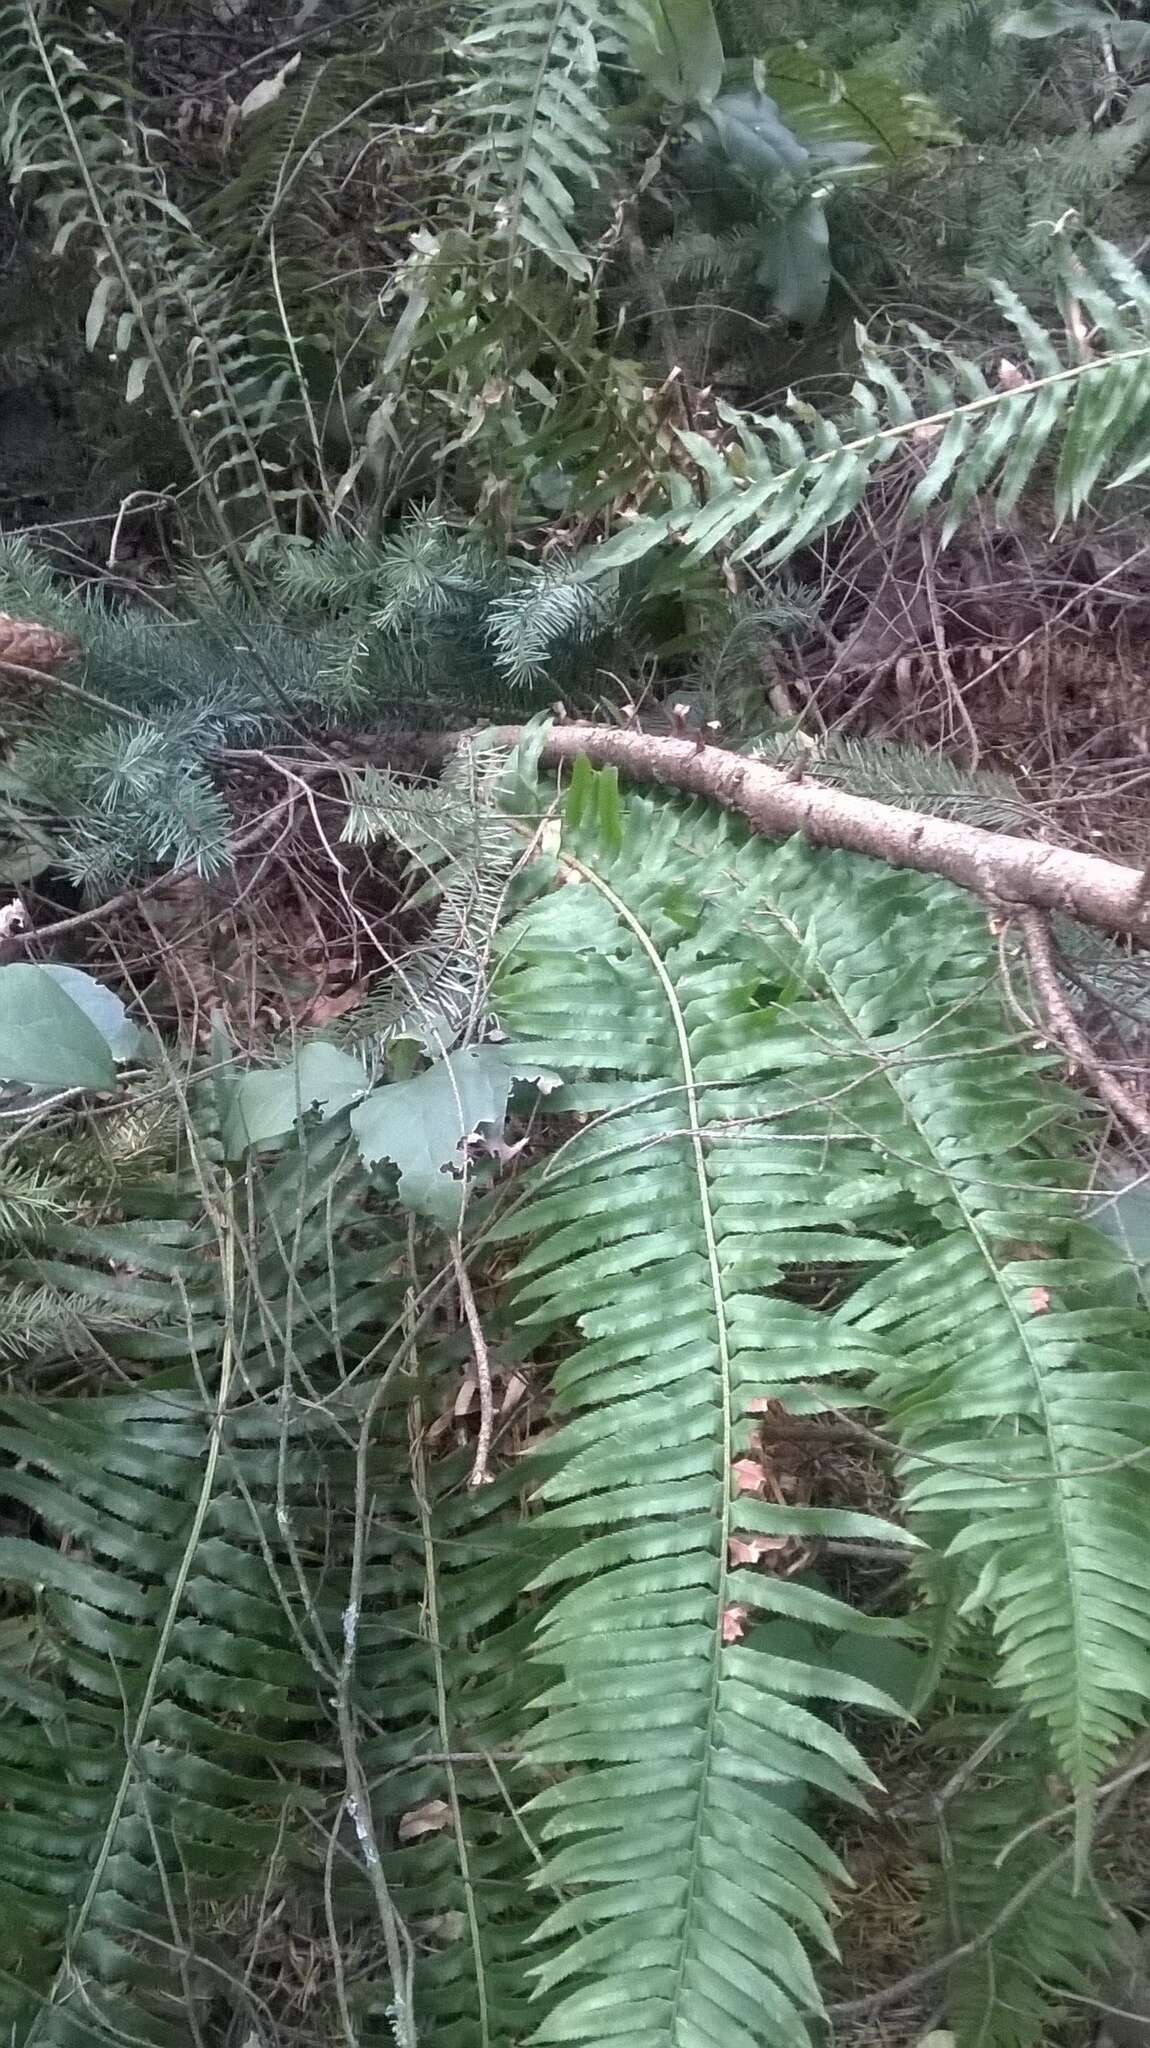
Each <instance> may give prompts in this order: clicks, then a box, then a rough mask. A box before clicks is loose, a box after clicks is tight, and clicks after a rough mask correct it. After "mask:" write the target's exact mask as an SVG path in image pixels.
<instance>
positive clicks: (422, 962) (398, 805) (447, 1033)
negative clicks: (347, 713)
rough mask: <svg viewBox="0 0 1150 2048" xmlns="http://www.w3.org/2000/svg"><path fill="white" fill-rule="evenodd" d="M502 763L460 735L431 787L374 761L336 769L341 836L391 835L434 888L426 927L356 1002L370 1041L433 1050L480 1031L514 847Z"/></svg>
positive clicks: (357, 1030) (360, 1029) (517, 847)
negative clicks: (343, 815) (503, 802)
mask: <svg viewBox="0 0 1150 2048" xmlns="http://www.w3.org/2000/svg"><path fill="white" fill-rule="evenodd" d="M505 763H506V757H505V754H504V753H503V751H502V750H501V749H498V748H495V747H492V746H490V745H484V744H482V743H481V742H467V743H465V744H463V745H461V746H460V747H459V748H458V750H457V751H456V753H455V754H454V755H453V756H452V758H451V760H450V761H449V762H448V764H447V767H446V768H445V770H444V773H443V776H442V778H441V780H440V782H439V783H438V785H436V786H435V787H433V788H420V787H418V786H416V785H413V784H411V783H404V782H401V781H400V780H399V779H398V778H397V777H395V776H392V775H386V774H381V773H380V772H379V771H377V770H375V769H368V770H365V771H360V772H359V773H358V774H356V775H354V776H352V775H346V776H345V777H344V792H345V795H346V798H347V801H348V806H349V808H348V815H347V819H346V821H345V824H344V829H343V837H344V838H345V839H348V840H350V841H351V842H352V843H353V844H354V845H357V846H370V845H373V844H374V843H375V842H376V841H377V840H379V839H382V838H387V839H390V840H392V841H393V842H394V843H396V844H398V845H399V846H400V847H402V849H403V851H404V852H405V853H407V854H408V855H409V856H410V858H411V859H412V860H413V861H414V862H415V863H416V866H417V869H420V870H422V871H423V873H424V875H425V876H426V877H427V879H428V881H429V883H430V884H431V887H432V889H433V890H434V893H435V895H436V896H437V898H438V904H437V908H436V912H435V917H434V919H433V921H432V924H431V928H430V930H429V931H428V933H427V935H426V937H425V938H424V939H423V940H422V941H421V943H420V944H419V945H418V946H417V947H415V948H414V949H413V950H412V952H411V953H409V954H408V955H407V957H406V958H405V959H403V960H400V961H397V962H396V963H395V966H394V969H393V970H392V972H391V973H390V974H388V975H387V976H386V977H385V978H384V987H383V989H382V991H381V992H379V993H373V994H371V995H369V997H368V1000H367V1002H366V1004H365V1005H363V1006H362V1007H361V1008H360V1009H359V1010H358V1011H357V1012H356V1015H355V1019H354V1036H355V1039H356V1041H357V1042H358V1043H360V1044H361V1045H363V1044H371V1045H372V1046H373V1047H374V1048H375V1050H376V1051H378V1050H380V1049H381V1048H382V1047H383V1046H384V1045H386V1044H387V1042H388V1041H389V1040H390V1039H392V1038H395V1037H413V1038H417V1039H421V1040H423V1041H424V1043H425V1044H427V1045H428V1047H429V1048H430V1049H431V1050H433V1051H434V1052H435V1053H437V1054H438V1055H440V1056H442V1054H443V1053H444V1052H449V1051H451V1050H452V1048H453V1047H455V1046H456V1045H458V1044H459V1043H460V1042H461V1041H462V1040H464V1039H466V1038H469V1037H471V1036H473V1035H475V1034H476V1033H477V1032H478V1033H479V1034H480V1035H482V1031H483V1027H484V1023H485V1019H486V1009H487V1003H488V989H487V981H488V961H489V956H490V952H491V947H492V943H493V940H494V936H495V932H496V928H497V926H498V924H499V921H500V918H501V916H502V915H503V911H504V907H505V904H506V898H507V892H508V888H509V886H510V882H511V877H512V875H513V873H514V871H515V868H516V866H517V865H518V863H519V860H520V858H521V853H522V848H521V844H520V841H519V838H518V836H517V834H516V833H515V831H514V830H513V828H512V827H511V825H510V824H509V822H508V820H507V818H506V817H505V816H504V814H503V812H502V811H501V809H500V807H499V802H498V792H499V783H500V780H501V777H502V774H503V770H504V767H505Z"/></svg>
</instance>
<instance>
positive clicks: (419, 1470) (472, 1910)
mask: <svg viewBox="0 0 1150 2048" xmlns="http://www.w3.org/2000/svg"><path fill="white" fill-rule="evenodd" d="M452 1249H453V1250H454V1242H453V1247H452ZM488 1387H489V1391H490V1380H489V1381H488ZM413 1414H414V1427H413V1428H412V1432H411V1487H412V1492H413V1494H414V1496H415V1504H416V1509H417V1512H418V1515H419V1529H420V1535H421V1538H422V1541H423V1567H424V1585H425V1588H426V1610H425V1611H426V1616H427V1643H428V1647H429V1649H430V1652H431V1664H432V1670H433V1671H434V1673H435V1714H436V1721H437V1723H438V1726H439V1739H440V1742H441V1743H442V1745H443V1756H444V1759H445V1762H444V1767H443V1769H444V1777H445V1779H446V1783H447V1798H448V1803H449V1805H450V1807H451V1825H452V1830H453V1832H454V1835H455V1851H456V1855H457V1856H458V1858H459V1875H460V1879H461V1881H462V1884H463V1898H464V1905H465V1909H466V1913H467V1931H468V1934H469V1936H470V1940H471V1954H472V1959H473V1962H474V1965H475V1995H476V2004H477V2008H478V2010H477V2015H476V2016H477V2018H478V2021H479V2043H480V2048H491V2028H490V2021H489V2018H488V1999H487V1972H486V1968H485V1966H484V1959H483V1943H482V1940H481V1938H480V1931H479V1915H478V1913H477V1911H476V1904H475V1883H474V1880H473V1878H472V1875H471V1858H470V1854H469V1851H468V1846H467V1836H466V1833H465V1832H464V1827H463V1809H462V1807H461V1805H460V1801H459V1786H458V1783H457V1781H456V1776H455V1766H454V1762H453V1760H452V1754H451V1722H450V1717H449V1715H448V1711H447V1686H446V1683H445V1680H444V1675H443V1640H442V1637H441V1635H440V1629H439V1579H438V1574H437V1569H436V1554H435V1545H434V1543H433V1541H432V1534H431V1510H430V1507H429V1504H428V1499H427V1484H426V1474H425V1471H424V1464H423V1450H422V1444H421V1435H420V1421H419V1404H418V1402H416V1403H414V1404H413Z"/></svg>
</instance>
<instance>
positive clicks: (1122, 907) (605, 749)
mask: <svg viewBox="0 0 1150 2048" xmlns="http://www.w3.org/2000/svg"><path fill="white" fill-rule="evenodd" d="M498 736H499V737H500V738H501V739H506V740H507V741H508V743H514V741H515V740H516V739H518V738H519V737H520V734H519V730H518V728H517V727H514V726H510V727H507V728H505V729H501V730H500V732H499V734H498ZM579 754H586V755H587V757H588V759H589V760H590V761H592V762H594V763H596V764H597V765H598V766H601V767H602V766H614V767H617V768H618V769H620V771H621V772H622V773H623V774H625V775H629V776H631V777H633V778H634V780H635V781H637V782H656V783H661V784H663V785H664V786H665V787H667V788H669V789H681V790H686V791H688V792H689V793H690V794H691V795H693V796H702V797H707V798H709V800H710V801H711V802H712V803H716V804H721V805H723V807H724V808H725V809H726V810H729V811H737V812H738V813H739V815H740V816H741V817H744V818H745V819H746V820H747V823H748V824H749V825H750V826H751V828H752V830H753V831H755V832H759V833H762V834H764V835H766V836H769V837H772V838H781V837H784V836H786V835H787V834H789V833H791V832H801V833H802V834H803V836H804V837H805V838H806V839H809V840H811V841H812V842H813V843H814V844H816V845H821V846H838V847H843V848H845V849H847V850H848V851H849V852H851V853H862V854H868V855H869V856H870V858H871V859H872V860H885V861H887V862H889V863H890V865H891V866H892V867H902V868H918V869H920V870H921V871H922V872H924V873H926V874H934V875H942V876H944V877H945V879H946V880H947V881H950V882H957V883H958V884H959V885H960V886H961V887H962V888H964V889H971V890H973V891H974V893H975V894H976V895H978V896H981V897H982V898H983V899H984V900H985V901H986V902H987V903H989V904H991V905H993V906H994V907H995V908H1006V909H1009V908H1012V907H1013V906H1015V905H1017V904H1026V905H1029V906H1031V907H1036V908H1039V909H1043V910H1061V911H1064V912H1065V913H1066V915H1067V916H1068V917H1078V918H1082V919H1083V920H1084V921H1085V922H1086V923H1087V924H1096V925H1102V926H1105V927H1106V928H1107V929H1109V930H1111V931H1123V932H1136V933H1138V934H1140V935H1141V936H1143V937H1150V900H1147V894H1146V886H1145V878H1144V875H1143V873H1142V872H1141V870H1139V869H1138V868H1128V867H1121V866H1119V864H1118V863H1117V862H1116V861H1109V860H1100V859H1098V858H1097V856H1095V855H1094V854H1089V853H1073V852H1071V851H1068V849H1067V848H1065V847H1061V846H1045V845H1043V844H1042V843H1041V841H1038V840H1034V839H1015V838H1012V837H1011V836H1010V835H1008V834H1007V833H1005V832H986V831H983V830H982V829H981V828H980V827H979V826H977V825H961V824H955V823H953V822H952V821H950V820H947V819H943V818H930V817H925V816H923V815H922V814H921V813H920V812H917V811H904V810H898V809H896V808H895V807H894V806H893V805H891V804H880V803H874V802H873V801H872V800H871V799H870V798H869V797H861V796H849V795H848V794H847V793H846V792H845V791H844V790H841V789H833V788H831V787H829V785H828V784H826V783H821V782H819V781H818V779H817V777H816V776H813V775H808V776H805V777H804V778H803V779H802V780H801V781H795V780H792V779H791V777H790V776H789V775H788V774H787V773H786V771H785V770H783V769H780V768H772V767H770V766H768V764H767V763H766V762H763V761H752V760H749V759H748V758H747V757H746V756H745V755H743V754H735V753H730V752H728V751H727V750H726V749H724V748H722V747H707V746H699V745H697V744H696V742H695V741H694V740H681V739H662V738H657V737H655V736H654V735H652V734H647V733H639V732H624V731H621V730H618V729H616V728H615V727H613V726H599V725H577V724H571V725H555V726H552V727H551V729H550V731H549V732H548V734H547V738H546V740H545V742H544V745H543V752H542V756H541V759H542V761H543V762H544V764H545V765H546V766H548V767H557V766H559V765H560V764H561V763H563V762H567V761H574V760H575V759H576V757H577V756H578V755H579Z"/></svg>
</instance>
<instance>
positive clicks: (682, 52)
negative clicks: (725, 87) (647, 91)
mask: <svg viewBox="0 0 1150 2048" xmlns="http://www.w3.org/2000/svg"><path fill="white" fill-rule="evenodd" d="M640 15H641V18H637V17H638V16H640ZM631 22H632V25H631V32H630V36H629V48H630V56H631V61H632V63H633V64H634V66H635V69H636V70H637V71H638V72H639V73H640V74H641V76H642V77H643V78H644V79H645V80H646V82H647V84H648V85H650V86H652V87H653V88H654V90H655V91H656V92H658V93H661V94H662V96H663V98H664V99H667V100H671V101H672V102H674V104H675V105H677V106H690V105H696V106H704V107H705V106H708V105H709V104H710V102H711V101H712V100H713V99H714V98H715V96H716V94H717V93H718V91H719V88H720V86H721V85H722V82H723V45H722V41H721V39H720V36H719V26H718V23H717V21H716V20H715V11H714V8H713V7H712V5H711V0H642V4H641V8H640V9H636V10H635V12H634V14H633V15H632V18H631Z"/></svg>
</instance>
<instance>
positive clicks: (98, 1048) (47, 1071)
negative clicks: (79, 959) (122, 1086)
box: [0, 961, 116, 1089]
mask: <svg viewBox="0 0 1150 2048" xmlns="http://www.w3.org/2000/svg"><path fill="white" fill-rule="evenodd" d="M85 979H87V977H85ZM0 1079H3V1080H5V1081H17V1082H26V1083H28V1084H30V1085H31V1086H33V1087H42V1088H101V1089H107V1088H114V1087H115V1085H116V1067H115V1062H114V1059H113V1056H112V1050H111V1047H110V1046H109V1044H108V1040H107V1038H106V1036H105V1034H104V1032H103V1031H101V1030H100V1028H99V1026H98V1025H97V1024H95V1023H94V1022H93V1020H92V1018H91V1017H90V1016H89V1015H88V1014H87V1013H86V1011H85V1010H84V1009H82V1008H81V1007H80V1005H79V1003H77V1002H75V1001H74V1000H73V998H72V996H71V995H70V994H69V992H68V990H67V989H66V988H65V987H63V986H62V985H61V982H60V980H59V979H58V978H57V977H56V976H55V975H53V974H51V973H49V972H48V970H47V969H46V968H43V967H35V966H32V965H31V964H30V963H27V962H24V961H17V962H15V963H14V964H13V965H11V966H9V967H0Z"/></svg>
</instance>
